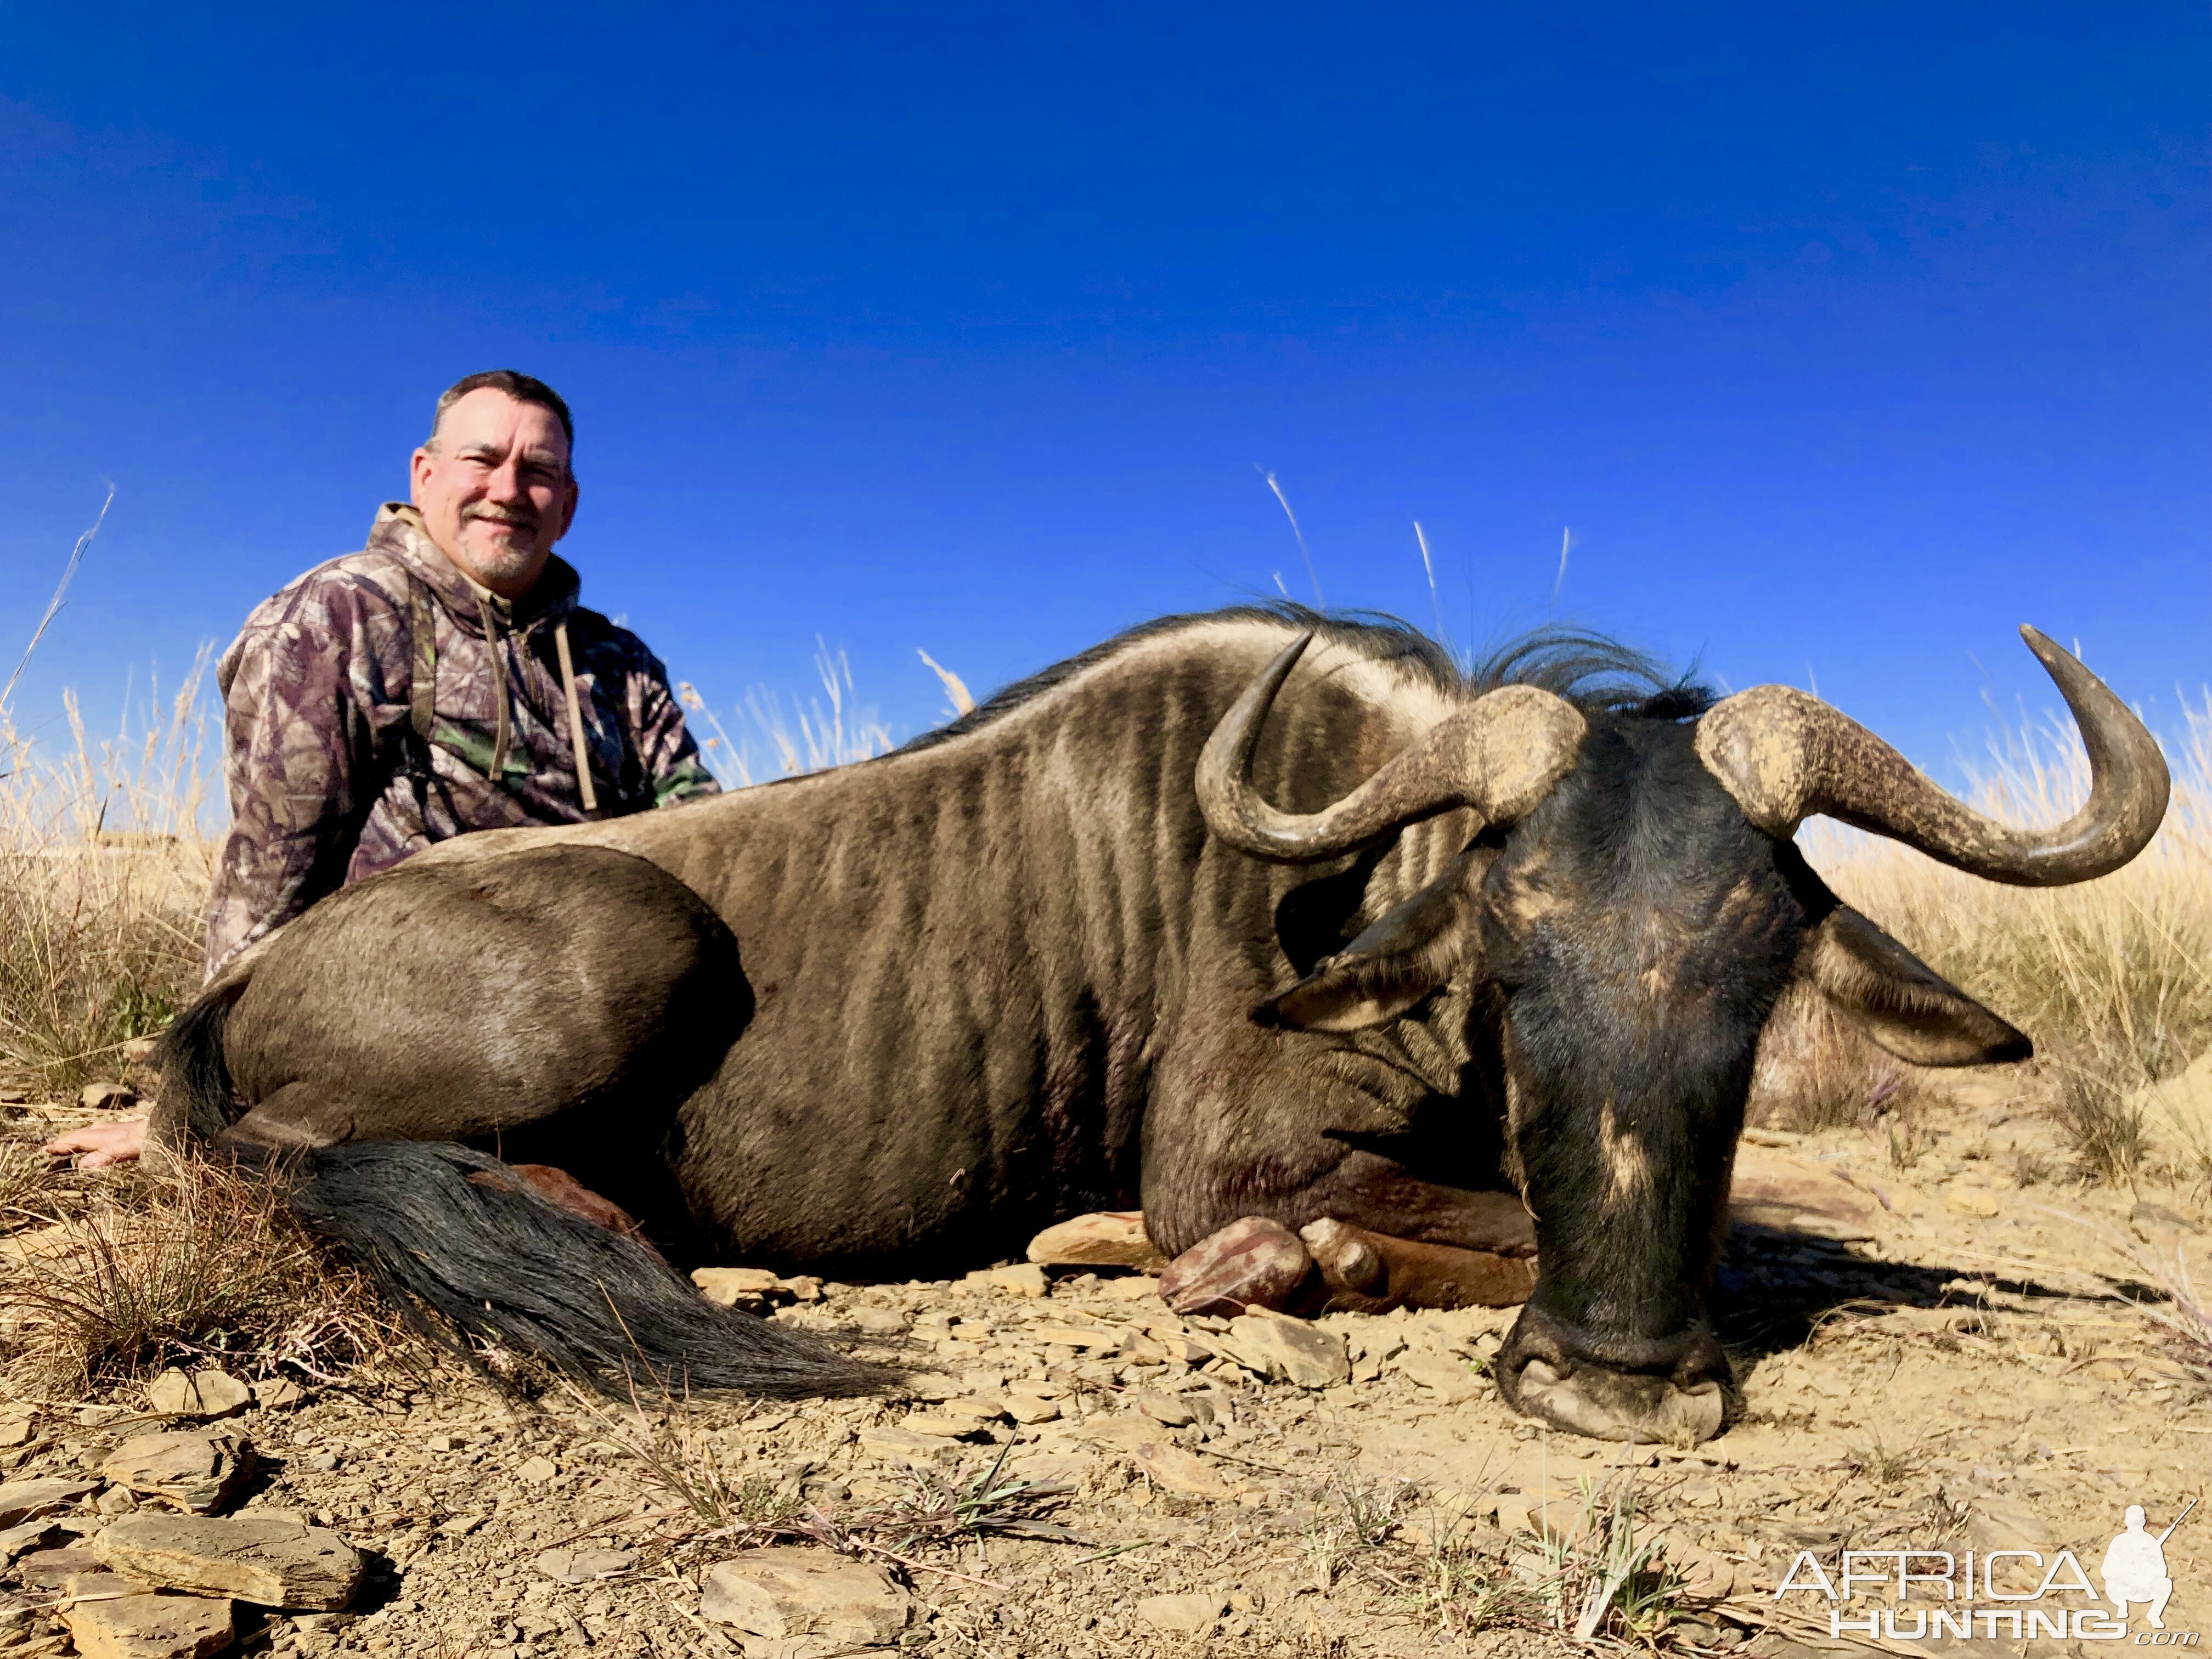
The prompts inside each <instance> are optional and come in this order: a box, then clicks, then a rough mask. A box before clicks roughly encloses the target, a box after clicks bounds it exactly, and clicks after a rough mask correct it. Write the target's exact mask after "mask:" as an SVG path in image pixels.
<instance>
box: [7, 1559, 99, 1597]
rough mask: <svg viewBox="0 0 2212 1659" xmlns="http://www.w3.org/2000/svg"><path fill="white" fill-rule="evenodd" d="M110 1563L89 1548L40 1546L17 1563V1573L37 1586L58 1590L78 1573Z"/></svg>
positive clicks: (29, 1583) (16, 1574)
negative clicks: (48, 1547) (52, 1548)
mask: <svg viewBox="0 0 2212 1659" xmlns="http://www.w3.org/2000/svg"><path fill="white" fill-rule="evenodd" d="M105 1565H106V1563H105V1562H103V1561H102V1560H101V1559H100V1558H99V1557H98V1556H96V1555H94V1553H92V1552H91V1551H90V1550H88V1549H60V1550H39V1551H37V1552H35V1553H33V1554H30V1555H27V1556H25V1557H24V1558H23V1559H21V1560H20V1561H18V1562H17V1563H16V1564H15V1576H16V1577H18V1578H20V1579H21V1580H22V1581H23V1582H24V1583H26V1584H27V1585H29V1586H30V1587H31V1588H32V1589H42V1590H58V1589H61V1587H62V1586H63V1585H64V1584H66V1583H69V1581H70V1579H71V1578H73V1577H76V1575H77V1574H78V1573H81V1572H98V1571H100V1569H101V1568H102V1567H104V1566H105Z"/></svg>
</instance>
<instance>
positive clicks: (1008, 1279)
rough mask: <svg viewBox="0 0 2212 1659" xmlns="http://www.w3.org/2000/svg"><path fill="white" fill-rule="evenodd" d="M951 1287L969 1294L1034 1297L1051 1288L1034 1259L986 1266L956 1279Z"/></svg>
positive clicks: (1050, 1282) (1043, 1272)
mask: <svg viewBox="0 0 2212 1659" xmlns="http://www.w3.org/2000/svg"><path fill="white" fill-rule="evenodd" d="M952 1288H953V1289H954V1290H956V1291H964V1292H966V1293H967V1294H969V1295H971V1296H982V1295H989V1294H992V1293H994V1292H995V1293H997V1294H999V1295H1001V1296H1021V1297H1032V1298H1034V1297H1040V1296H1042V1295H1043V1294H1044V1293H1045V1292H1046V1291H1048V1290H1049V1289H1051V1288H1052V1281H1051V1280H1050V1279H1047V1278H1046V1277H1045V1271H1044V1269H1043V1268H1042V1267H1038V1266H1037V1265H1036V1263H1035V1262H1034V1261H1024V1262H1020V1263H1018V1264H1017V1265H1015V1266H1013V1267H986V1268H984V1269H982V1270H981V1272H980V1273H969V1275H968V1276H967V1277H966V1278H964V1279H956V1280H955V1281H954V1282H953V1285H952Z"/></svg>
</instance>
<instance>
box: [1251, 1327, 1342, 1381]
mask: <svg viewBox="0 0 2212 1659" xmlns="http://www.w3.org/2000/svg"><path fill="white" fill-rule="evenodd" d="M1224 1340H1225V1343H1226V1345H1227V1346H1228V1348H1229V1353H1230V1358H1232V1359H1234V1360H1235V1361H1236V1362H1237V1364H1240V1365H1242V1366H1243V1367H1244V1369H1245V1370H1249V1371H1251V1372H1254V1373H1255V1374H1256V1375H1258V1376H1263V1377H1266V1378H1267V1379H1268V1380H1269V1381H1271V1382H1284V1383H1296V1384H1297V1386H1298V1387H1300V1388H1302V1389H1326V1388H1329V1387H1332V1386H1334V1384H1336V1383H1349V1382H1350V1381H1351V1380H1352V1358H1351V1356H1350V1355H1348V1354H1346V1352H1345V1351H1344V1339H1343V1338H1342V1337H1340V1336H1339V1335H1337V1334H1335V1333H1334V1332H1333V1331H1325V1330H1322V1329H1321V1328H1319V1327H1318V1326H1315V1325H1309V1324H1307V1323H1306V1322H1304V1321H1303V1320H1297V1319H1285V1318H1283V1317H1282V1316H1279V1315H1275V1314H1268V1315H1257V1314H1246V1315H1244V1316H1242V1317H1240V1318H1237V1319H1232V1320H1231V1321H1230V1322H1229V1329H1228V1332H1227V1333H1226V1334H1225V1339H1224Z"/></svg>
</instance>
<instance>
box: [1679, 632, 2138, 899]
mask: <svg viewBox="0 0 2212 1659" xmlns="http://www.w3.org/2000/svg"><path fill="white" fill-rule="evenodd" d="M2020 632H2021V638H2023V639H2025V640H2026V641H2027V648H2028V649H2029V650H2031V651H2033V652H2034V653H2035V654H2036V656H2037V658H2038V659H2039V660H2040V661H2041V662H2042V664H2043V666H2044V668H2045V670H2046V671H2048V672H2049V674H2050V675H2051V678H2052V679H2053V680H2055V681H2057V684H2058V690H2059V691H2060V693H2061V694H2062V695H2063V696H2064V697H2065V699H2066V706H2067V707H2068V708H2071V709H2072V710H2073V711H2074V720H2075V725H2076V726H2079V727H2080V728H2081V746H2082V747H2083V748H2084V749H2085V750H2087V751H2088V756H2089V777H2090V783H2089V799H2088V800H2087V803H2085V804H2084V805H2083V806H2082V808H2081V811H2078V812H2076V813H2075V815H2074V816H2073V817H2070V818H2069V819H2067V820H2066V822H2065V823H2062V824H2060V825H2058V826H2057V828H2056V829H2012V828H2010V827H2009V826H2008V825H2005V824H2002V823H1998V822H1997V821H1996V819H1994V818H1990V817H1984V816H1983V815H1982V814H1981V813H1979V812H1977V811H1974V810H1973V809H1972V807H1970V806H1968V805H1966V803H1965V802H1963V801H1961V800H1960V799H1958V798H1957V797H1956V796H1954V795H1952V794H1950V793H1947V792H1946V791H1944V790H1942V789H1941V788H1939V787H1936V785H1935V784H1934V783H1932V782H1930V781H1929V780H1928V779H1927V778H1926V777H1924V776H1923V775H1921V774H1920V773H1918V772H1917V771H1915V770H1914V769H1912V766H1911V763H1909V762H1907V761H1906V760H1905V757H1904V756H1902V755H1900V754H1899V753H1898V752H1897V750H1894V749H1892V748H1891V747H1890V746H1889V745H1888V744H1886V743H1884V742H1883V741H1882V740H1881V738H1877V737H1876V736H1875V734H1874V733H1873V732H1869V731H1868V730H1867V729H1866V728H1865V727H1864V726H1861V725H1859V724H1858V722H1857V721H1856V720H1851V719H1850V718H1849V717H1848V716H1846V715H1844V714H1840V713H1838V711H1837V710H1835V709H1833V708H1830V707H1829V706H1828V705H1827V704H1826V703H1825V702H1821V701H1820V699H1819V698H1818V697H1813V696H1807V695H1806V694H1805V693H1804V692H1802V691H1799V690H1796V689H1795V688H1794V687H1791V686H1787V685H1758V686H1753V688H1752V689H1751V690H1748V691H1741V692H1738V693H1737V694H1736V695H1735V696H1733V697H1729V698H1728V699H1727V700H1726V701H1725V702H1719V703H1717V704H1715V705H1714V706H1713V707H1712V708H1711V709H1709V710H1707V711H1706V713H1705V718H1704V719H1702V720H1699V722H1698V739H1697V742H1698V757H1699V759H1700V760H1702V761H1704V762H1705V769H1706V770H1708V771H1709V772H1711V774H1712V775H1714V776H1715V777H1717V778H1718V779H1719V780H1720V781H1721V787H1723V788H1724V789H1726V790H1727V791H1728V792H1729V794H1731V795H1733V796H1734V797H1735V801H1736V805H1739V806H1741V807H1742V808H1743V810H1744V813H1745V815H1746V816H1747V817H1749V818H1750V819H1751V821H1752V822H1753V823H1754V824H1756V825H1758V826H1759V829H1763V830H1765V832H1766V833H1767V834H1768V835H1770V836H1778V837H1784V838H1786V837H1788V836H1792V835H1795V834H1796V830H1797V826H1798V825H1799V824H1800V823H1802V822H1804V820H1805V819H1807V818H1808V817H1813V816H1814V814H1815V813H1820V814H1825V815H1826V816H1827V817H1832V818H1840V819H1842V820H1843V821H1844V823H1853V824H1857V826H1858V827H1859V828H1860V829H1867V830H1871V831H1872V832H1873V833H1874V834H1875V835H1877V836H1888V837H1889V838H1890V839H1892V840H1893V841H1901V842H1904V843H1905V845H1906V846H1908V847H1917V848H1919V849H1920V850H1921V851H1922V852H1923V853H1925V854H1928V856H1929V857H1930V858H1932V859H1937V860H1941V861H1942V862H1943V863H1945V864H1948V865H1950V866H1953V867H1954V869H1960V870H1964V871H1966V872H1967V873H1968V874H1970V875H1976V876H1982V877H1985V878H1988V879H1989V880H1990V881H2002V882H2010V883H2012V884H2014V885H2015V886H2020V887H2058V886H2063V885H2064V884H2066V883H2068V882H2075V881H2087V880H2089V879H2091V878H2093V877H2096V876H2101V875H2104V874H2105V873H2106V872H2109V871H2112V870H2117V869H2118V868H2119V867H2120V866H2122V865H2124V864H2125V863H2126V862H2127V861H2128V860H2130V859H2131V858H2133V857H2134V856H2135V855H2136V854H2137V853H2140V852H2141V851H2142V849H2143V848H2144V846H2145V845H2146V844H2147V843H2148V842H2149V840H2150V838H2151V836H2153V835H2154V834H2156V833H2157V830H2158V826H2159V821H2160V819H2162V818H2163V817H2165V816H2166V792H2167V788H2168V787H2169V783H2170V780H2169V778H2168V776H2167V775H2166V757H2164V756H2163V755H2161V754H2160V753H2159V749H2158V744H2157V743H2156V741H2155V740H2154V739H2153V738H2152V737H2151V734H2150V733H2149V732H2148V731H2146V730H2144V728H2143V724H2142V721H2141V720H2137V719H2136V717H2135V715H2134V714H2131V713H2130V712H2129V709H2128V707H2127V705H2126V704H2124V703H2123V702H2121V701H2120V700H2119V699H2118V697H2116V696H2113V695H2112V692H2111V691H2110V690H2107V689H2106V685H2105V683H2104V682H2103V681H2102V680H2100V679H2099V678H2097V677H2096V676H2095V675H2094V674H2092V673H2091V672H2090V671H2088V670H2087V668H2085V667H2083V666H2082V665H2081V661H2080V659H2077V658H2075V657H2073V656H2069V654H2068V653H2065V652H2064V651H2062V650H2060V649H2059V648H2058V647H2057V646H2056V645H2055V644H2053V643H2052V642H2051V641H2050V640H2049V639H2047V638H2045V636H2044V635H2042V634H2039V633H2038V632H2037V631H2036V630H2035V629H2033V628H2027V627H2023V628H2022V629H2021V630H2020Z"/></svg>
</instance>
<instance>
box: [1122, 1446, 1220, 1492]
mask: <svg viewBox="0 0 2212 1659" xmlns="http://www.w3.org/2000/svg"><path fill="white" fill-rule="evenodd" d="M1129 1457H1130V1461H1131V1462H1134V1463H1135V1464H1136V1466H1137V1467H1138V1468H1140V1469H1142V1470H1143V1471H1144V1472H1145V1473H1146V1474H1147V1475H1149V1476H1150V1477H1151V1478H1152V1480H1153V1481H1155V1482H1156V1483H1157V1484H1158V1485H1160V1486H1164V1487H1166V1488H1167V1489H1168V1490H1169V1491H1170V1492H1182V1493H1184V1494H1185V1495H1186V1496H1188V1497H1192V1498H1233V1497H1234V1496H1236V1488H1235V1487H1233V1486H1231V1485H1230V1484H1229V1483H1228V1482H1227V1481H1225V1480H1223V1479H1222V1478H1221V1474H1220V1471H1219V1470H1218V1469H1216V1468H1214V1467H1213V1465H1212V1464H1211V1463H1209V1462H1206V1460H1205V1459H1204V1458H1202V1457H1200V1456H1199V1455H1198V1454H1197V1453H1195V1452H1188V1451H1185V1450H1184V1449H1182V1447H1181V1446H1178V1445H1176V1444H1174V1443H1172V1442H1170V1441H1168V1440H1166V1439H1160V1440H1157V1441H1150V1442H1147V1443H1144V1444H1141V1445H1139V1446H1138V1447H1137V1448H1136V1449H1134V1450H1133V1451H1132V1452H1131V1453H1130V1454H1129Z"/></svg>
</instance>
